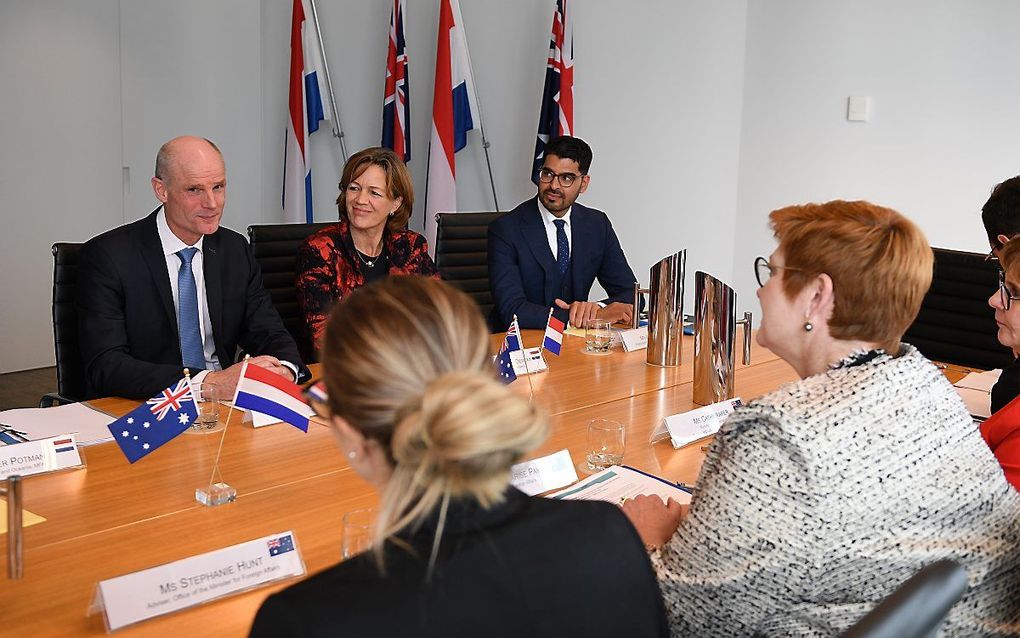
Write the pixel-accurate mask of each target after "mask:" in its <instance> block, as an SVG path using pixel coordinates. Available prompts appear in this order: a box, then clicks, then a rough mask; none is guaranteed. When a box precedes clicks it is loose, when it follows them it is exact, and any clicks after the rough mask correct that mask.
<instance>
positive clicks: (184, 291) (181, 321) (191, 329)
mask: <svg viewBox="0 0 1020 638" xmlns="http://www.w3.org/2000/svg"><path fill="white" fill-rule="evenodd" d="M197 252H198V249H197V248H194V247H192V248H183V249H181V250H178V251H177V253H176V254H177V256H178V257H179V258H180V260H181V268H180V270H178V271H177V329H178V330H179V331H180V333H181V359H182V360H183V361H184V367H186V368H190V369H191V370H193V371H194V370H205V352H204V349H203V348H202V331H201V330H200V329H199V326H198V321H199V319H198V287H197V286H196V285H195V274H194V273H193V272H192V270H191V260H192V259H194V258H195V253H197Z"/></svg>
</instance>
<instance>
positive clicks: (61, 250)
mask: <svg viewBox="0 0 1020 638" xmlns="http://www.w3.org/2000/svg"><path fill="white" fill-rule="evenodd" d="M50 250H51V251H52V253H53V350H54V353H55V354H56V358H57V392H56V394H53V393H50V394H46V395H44V396H43V397H42V399H41V400H40V401H39V407H41V408H47V407H50V406H53V405H60V404H63V403H73V402H75V401H80V400H81V399H82V398H83V397H84V396H85V364H84V362H83V361H82V358H81V348H80V347H79V345H78V309H77V308H76V307H75V296H76V291H77V288H78V252H79V251H81V244H70V243H57V244H53V247H52V248H51V249H50Z"/></svg>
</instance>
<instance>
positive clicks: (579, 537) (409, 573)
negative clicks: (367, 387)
mask: <svg viewBox="0 0 1020 638" xmlns="http://www.w3.org/2000/svg"><path fill="white" fill-rule="evenodd" d="M434 530H435V522H434V521H433V522H429V523H426V525H425V526H424V527H423V528H422V530H421V531H420V532H418V533H416V534H414V535H412V536H411V537H410V539H409V540H410V543H411V545H412V546H413V547H414V548H415V550H416V552H417V554H418V555H417V556H412V555H410V554H409V553H408V552H407V551H406V550H401V549H398V548H397V547H395V546H390V547H389V548H388V551H387V564H386V568H387V575H386V576H380V575H379V572H378V569H377V567H376V565H375V562H374V558H373V556H372V555H371V553H366V554H362V555H360V556H357V557H355V558H353V559H350V560H348V561H345V562H343V563H340V564H339V565H336V566H335V567H331V568H329V569H327V570H325V571H322V572H319V573H318V574H315V575H314V576H312V577H310V578H308V579H307V580H304V581H302V582H300V583H297V584H296V585H293V586H291V587H289V588H287V589H285V590H283V591H282V592H279V593H277V594H274V595H272V596H270V597H269V598H267V599H266V601H265V603H263V605H262V608H261V609H259V612H258V615H257V616H256V617H255V623H254V625H253V626H252V630H251V635H252V636H253V637H255V638H268V637H270V636H272V637H281V636H309V637H311V636H423V637H428V636H436V637H437V638H438V637H443V638H449V637H452V636H470V637H472V638H476V637H479V636H485V637H487V638H490V637H493V636H507V637H508V638H521V637H522V636H528V637H537V636H550V637H552V638H563V637H564V636H585V637H586V638H597V637H599V636H612V637H613V638H620V637H621V636H627V637H628V638H642V637H644V636H667V635H668V626H667V621H666V618H665V615H664V611H663V605H662V598H661V596H660V594H659V587H658V584H657V582H656V580H655V575H654V573H653V572H652V567H651V564H650V563H649V560H648V555H647V554H646V553H645V550H644V547H643V546H642V544H641V541H640V539H639V538H638V535H637V532H636V531H634V528H633V527H632V526H631V524H630V522H629V521H628V520H627V519H626V517H625V516H624V515H623V513H622V512H621V511H620V510H619V508H617V507H614V506H612V505H610V504H608V503H602V502H594V501H554V500H551V499H544V498H530V497H527V496H525V495H524V494H522V493H521V492H519V491H517V490H515V489H513V488H510V489H508V491H507V493H506V500H505V501H504V502H503V503H502V504H500V505H497V506H496V507H494V508H493V509H491V510H489V511H486V510H483V509H481V507H480V506H478V505H477V503H475V504H474V505H467V504H466V503H463V502H461V503H457V502H454V503H452V504H451V507H450V511H449V515H448V518H447V522H446V527H445V529H444V531H443V536H442V543H441V545H440V551H439V558H438V560H437V561H436V566H435V572H434V573H433V575H432V578H431V580H427V579H426V569H427V565H428V560H429V556H430V553H431V551H432V549H431V548H432V539H433V537H434V534H435V531H434Z"/></svg>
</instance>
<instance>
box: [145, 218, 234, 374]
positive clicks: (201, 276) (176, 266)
mask: <svg viewBox="0 0 1020 638" xmlns="http://www.w3.org/2000/svg"><path fill="white" fill-rule="evenodd" d="M156 230H157V231H159V241H160V243H161V244H162V245H163V256H164V257H166V271H167V273H168V274H169V275H170V290H171V291H172V292H173V296H174V308H179V307H180V293H179V292H178V290H177V275H178V272H179V271H180V269H181V263H182V262H181V258H180V257H178V256H177V251H179V250H183V249H185V248H189V246H188V244H185V243H184V242H183V241H181V238H180V237H178V236H177V235H175V234H174V233H173V231H171V230H170V226H169V225H168V224H167V223H166V212H164V211H162V210H161V211H159V213H157V214H156ZM204 243H205V236H204V235H203V236H202V237H200V238H199V240H198V241H197V242H196V243H195V244H194V246H191V247H193V248H197V249H198V252H197V253H195V256H194V257H193V258H192V260H191V272H192V274H193V275H194V276H195V289H196V290H197V291H198V315H199V317H200V318H201V321H200V322H199V324H198V326H199V329H200V330H201V332H202V353H203V354H204V355H205V368H206V370H222V369H223V368H222V366H221V365H220V361H219V359H217V358H216V342H215V340H213V330H212V319H210V318H209V301H208V300H207V299H206V296H205V269H204V268H203V264H204V261H203V259H204V258H203V252H202V244H204ZM180 328H181V326H180V321H179V320H178V325H177V330H178V332H180ZM198 376H199V375H197V374H196V375H195V376H194V377H193V378H192V380H193V381H201V379H199V378H198ZM203 376H204V375H203Z"/></svg>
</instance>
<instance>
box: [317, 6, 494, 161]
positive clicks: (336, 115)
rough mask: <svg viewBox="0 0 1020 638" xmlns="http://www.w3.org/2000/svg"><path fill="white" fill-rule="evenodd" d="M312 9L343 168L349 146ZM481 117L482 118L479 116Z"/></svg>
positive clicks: (334, 131) (334, 135)
mask: <svg viewBox="0 0 1020 638" xmlns="http://www.w3.org/2000/svg"><path fill="white" fill-rule="evenodd" d="M308 4H309V5H310V6H311V7H312V21H313V22H315V39H316V41H318V43H319V53H321V54H322V70H323V71H325V73H326V89H327V90H328V91H329V102H330V104H332V106H333V137H335V138H337V139H338V140H340V153H341V154H342V155H343V161H342V162H341V163H340V164H341V166H342V165H343V164H346V163H347V145H346V144H344V126H343V124H341V123H340V111H339V109H337V108H336V96H335V95H334V94H333V81H332V80H331V79H330V77H329V63H328V62H327V61H326V48H325V47H324V46H323V45H322V29H320V28H319V13H318V11H316V10H315V0H308ZM479 117H480V116H479Z"/></svg>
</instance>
